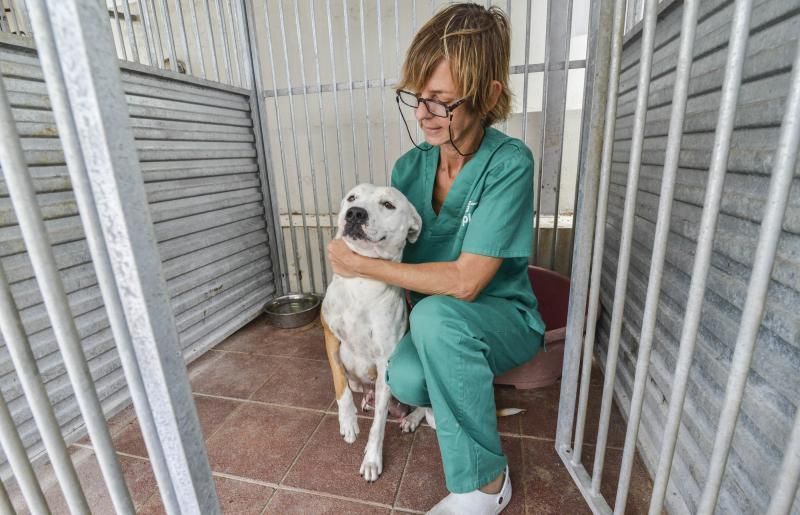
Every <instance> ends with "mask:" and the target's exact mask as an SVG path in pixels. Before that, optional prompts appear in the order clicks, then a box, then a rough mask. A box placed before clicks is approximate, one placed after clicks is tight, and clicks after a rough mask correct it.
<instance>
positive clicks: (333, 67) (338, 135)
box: [311, 0, 346, 235]
mask: <svg viewBox="0 0 800 515" xmlns="http://www.w3.org/2000/svg"><path fill="white" fill-rule="evenodd" d="M313 1H314V0H311V2H312V3H313ZM325 14H326V18H327V20H328V50H330V58H331V82H332V83H333V114H334V117H335V119H336V149H337V152H336V159H337V161H338V164H339V188H340V190H341V191H340V193H341V196H340V197H339V198H340V199H342V198H344V194H345V191H346V188H345V185H344V165H343V164H342V154H343V152H342V131H341V124H340V119H339V85H338V84H337V82H336V55H335V53H334V51H333V25H332V22H331V20H332V18H333V16H332V15H331V0H325ZM338 208H339V206H338V205H337V206H336V209H337V213H338ZM331 210H333V206H331ZM333 234H336V228H335V227H332V235H333Z"/></svg>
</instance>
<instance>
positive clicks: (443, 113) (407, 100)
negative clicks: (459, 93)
mask: <svg viewBox="0 0 800 515" xmlns="http://www.w3.org/2000/svg"><path fill="white" fill-rule="evenodd" d="M397 99H398V100H399V101H400V102H402V103H404V104H405V105H407V106H408V107H413V108H414V109H416V108H417V107H419V105H420V103H422V104H425V109H427V110H428V112H429V113H431V114H432V115H433V116H438V117H439V118H447V117H449V116H450V114H451V113H452V112H453V111H455V109H456V108H457V107H458V106H460V105H461V104H463V103H464V102H466V101H467V99H466V98H462V99H461V100H456V101H455V102H453V103H452V104H445V103H444V102H440V101H438V100H434V99H432V98H423V97H420V96H417V95H415V94H414V93H411V92H410V91H404V90H402V89H401V90H398V92H397Z"/></svg>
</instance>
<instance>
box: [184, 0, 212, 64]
mask: <svg viewBox="0 0 800 515" xmlns="http://www.w3.org/2000/svg"><path fill="white" fill-rule="evenodd" d="M189 14H190V16H191V17H192V28H193V29H194V30H193V31H194V41H195V44H196V45H197V56H198V57H199V59H200V74H201V75H202V76H203V78H204V79H207V78H208V75H206V63H205V56H204V55H203V44H202V42H201V41H200V25H198V23H197V8H196V7H195V5H194V0H189ZM189 55H190V54H189V50H188V48H187V50H186V56H187V57H186V58H187V59H189Z"/></svg>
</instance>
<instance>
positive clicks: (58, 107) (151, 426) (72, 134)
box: [30, 0, 177, 512]
mask: <svg viewBox="0 0 800 515" xmlns="http://www.w3.org/2000/svg"><path fill="white" fill-rule="evenodd" d="M30 1H31V3H32V7H34V9H33V11H32V16H31V23H32V25H33V26H34V27H35V28H36V30H35V32H36V45H37V49H38V53H39V59H40V61H41V63H42V68H43V70H45V73H46V75H47V81H46V84H47V88H48V94H49V96H50V102H51V104H52V107H53V115H54V117H55V119H56V123H57V124H58V126H59V128H60V130H59V137H60V138H61V141H62V145H63V148H64V157H65V159H66V162H67V165H68V169H69V172H70V178H71V182H72V189H73V191H74V193H75V198H76V200H77V202H78V206H79V208H80V213H81V219H82V221H83V228H84V231H85V233H86V241H87V243H88V245H89V250H90V252H91V255H92V261H93V263H94V268H95V272H96V274H97V278H98V283H99V286H100V290H101V292H102V294H103V300H104V302H105V308H106V312H107V313H108V318H109V322H110V324H111V330H112V332H113V334H114V340H115V342H116V344H117V351H118V352H119V356H120V362H121V364H122V368H123V371H124V373H125V377H126V380H127V382H128V388H129V391H130V392H131V397H132V399H133V402H134V406H135V407H136V411H137V417H138V420H139V425H140V426H141V428H142V436H143V438H144V441H145V445H146V447H147V449H148V456H149V457H150V460H151V462H152V463H153V470H154V472H155V476H156V478H157V479H158V481H159V485H161V487H162V493H161V497H162V501H163V502H164V505H165V506H166V507H167V508H168V510H169V511H170V512H175V511H176V510H177V500H176V499H175V493H174V491H173V490H172V487H171V485H170V484H169V479H168V478H169V472H168V470H167V466H166V459H165V457H164V451H163V449H162V448H161V443H160V441H159V440H158V432H157V430H156V427H155V423H154V421H153V416H152V414H151V409H150V405H149V402H148V400H147V395H146V392H145V390H144V383H143V382H142V377H141V373H140V371H139V368H138V364H137V362H136V356H135V353H134V349H133V343H132V342H131V336H130V332H129V331H128V327H127V324H126V322H125V318H124V316H125V315H124V313H123V310H122V305H121V301H120V298H119V294H118V292H117V290H116V287H115V279H114V273H113V270H112V268H111V262H110V260H109V255H108V250H107V249H106V246H105V242H104V240H103V237H102V229H101V227H100V220H99V218H98V214H97V210H96V209H95V205H94V199H93V198H92V193H91V186H90V184H89V178H88V176H87V173H86V167H85V165H84V161H83V154H82V152H81V149H80V142H79V141H78V135H77V128H76V126H75V120H74V119H73V116H72V111H71V110H70V105H69V98H68V96H67V90H66V84H65V82H64V75H63V73H62V70H61V66H60V64H59V62H58V53H57V50H56V46H55V41H54V39H53V30H52V27H51V26H50V23H49V21H48V19H47V18H46V17H45V16H44V12H45V10H46V8H45V7H44V6H43V2H42V0H30ZM40 5H42V6H41V7H39V6H40Z"/></svg>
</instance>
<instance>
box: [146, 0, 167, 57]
mask: <svg viewBox="0 0 800 515" xmlns="http://www.w3.org/2000/svg"><path fill="white" fill-rule="evenodd" d="M155 1H156V0H145V2H144V3H145V5H146V6H147V13H148V17H149V14H150V12H151V11H150V7H151V6H152V8H153V10H152V13H153V18H152V20H151V21H150V29H151V30H152V31H153V43H155V46H156V48H155V54H156V59H158V64H157V66H158V67H159V68H162V69H163V68H164V43H163V41H162V40H161V26H160V25H159V23H158V11H156V4H155Z"/></svg>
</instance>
